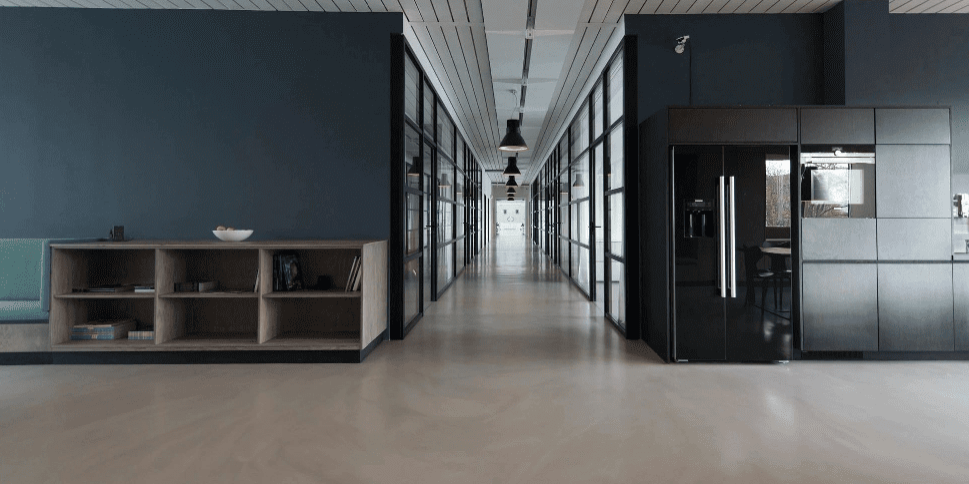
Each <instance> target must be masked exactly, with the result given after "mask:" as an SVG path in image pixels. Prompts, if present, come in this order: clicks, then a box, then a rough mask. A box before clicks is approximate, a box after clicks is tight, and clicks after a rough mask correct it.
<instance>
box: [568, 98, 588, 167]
mask: <svg viewBox="0 0 969 484" xmlns="http://www.w3.org/2000/svg"><path fill="white" fill-rule="evenodd" d="M588 147H589V105H588V103H586V102H583V103H582V109H581V110H579V114H578V115H577V116H576V117H575V121H574V122H573V123H572V156H573V157H574V156H577V155H578V154H579V153H581V152H582V150H584V149H586V148H588Z"/></svg>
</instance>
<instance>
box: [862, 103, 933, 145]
mask: <svg viewBox="0 0 969 484" xmlns="http://www.w3.org/2000/svg"><path fill="white" fill-rule="evenodd" d="M875 132H876V133H877V135H876V136H877V138H876V143H878V144H890V145H891V144H910V145H929V144H949V143H950V130H949V110H948V109H945V108H931V109H908V108H884V109H876V110H875Z"/></svg>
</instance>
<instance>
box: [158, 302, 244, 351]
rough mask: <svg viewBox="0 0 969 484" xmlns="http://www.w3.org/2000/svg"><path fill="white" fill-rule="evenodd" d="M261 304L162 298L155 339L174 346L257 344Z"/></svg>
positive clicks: (200, 346) (201, 346)
mask: <svg viewBox="0 0 969 484" xmlns="http://www.w3.org/2000/svg"><path fill="white" fill-rule="evenodd" d="M258 308H259V300H258V299H257V298H255V297H248V298H228V299H227V298H168V297H165V298H162V299H159V311H158V312H159V320H160V322H161V324H160V325H159V326H157V327H156V336H155V337H156V339H157V340H158V341H159V343H163V344H166V345H169V346H171V345H172V344H176V345H181V346H195V347H199V348H200V349H204V347H206V346H218V347H225V346H233V345H240V344H243V345H245V344H255V343H256V337H257V334H258V333H257V328H258V314H259V310H258Z"/></svg>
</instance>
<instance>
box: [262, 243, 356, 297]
mask: <svg viewBox="0 0 969 484" xmlns="http://www.w3.org/2000/svg"><path fill="white" fill-rule="evenodd" d="M264 252H265V255H264V257H265V259H266V260H265V261H264V262H263V263H262V267H263V268H264V269H265V270H267V271H268V275H269V277H268V278H266V279H264V280H265V281H267V282H268V285H264V286H263V291H264V292H266V293H270V292H272V289H273V280H272V274H273V273H272V268H273V263H272V261H273V256H275V255H278V254H281V253H284V252H290V253H295V254H296V255H297V257H299V265H300V271H301V272H302V273H303V285H304V287H306V288H310V287H315V286H316V283H317V280H318V278H319V277H320V276H329V277H330V279H331V280H332V281H333V288H332V289H330V290H327V291H317V292H326V293H328V292H343V291H344V290H345V289H346V286H347V281H348V280H349V278H350V269H351V268H352V266H353V258H354V257H360V254H361V251H360V250H355V249H325V250H324V249H299V250H265V251H264ZM280 292H281V291H280ZM292 292H293V293H295V292H297V291H292ZM276 297H283V296H276ZM296 297H299V296H296Z"/></svg>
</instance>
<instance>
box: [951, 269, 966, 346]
mask: <svg viewBox="0 0 969 484" xmlns="http://www.w3.org/2000/svg"><path fill="white" fill-rule="evenodd" d="M952 299H953V303H954V304H953V308H954V309H955V314H954V316H955V318H954V319H955V321H954V327H953V329H954V332H955V350H956V351H969V264H960V263H956V264H952Z"/></svg>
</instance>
